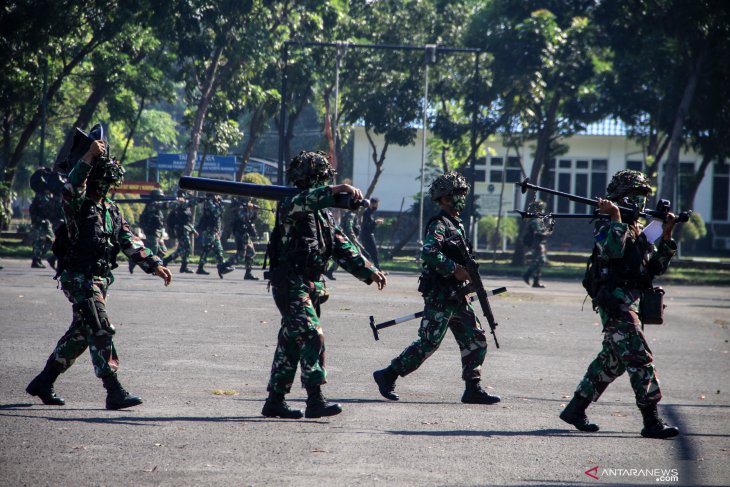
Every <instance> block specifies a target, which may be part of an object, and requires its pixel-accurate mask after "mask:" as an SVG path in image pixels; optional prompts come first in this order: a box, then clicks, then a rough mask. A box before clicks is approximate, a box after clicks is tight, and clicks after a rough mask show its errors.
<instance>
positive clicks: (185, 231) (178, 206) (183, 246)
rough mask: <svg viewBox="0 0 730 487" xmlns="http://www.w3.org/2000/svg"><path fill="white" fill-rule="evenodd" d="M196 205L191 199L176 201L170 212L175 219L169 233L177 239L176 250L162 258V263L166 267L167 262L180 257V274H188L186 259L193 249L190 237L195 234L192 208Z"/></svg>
mask: <svg viewBox="0 0 730 487" xmlns="http://www.w3.org/2000/svg"><path fill="white" fill-rule="evenodd" d="M196 203H197V202H196V201H195V200H192V199H187V200H184V201H178V202H176V203H175V205H174V206H173V208H172V209H171V210H170V211H171V212H172V213H173V216H174V217H175V218H174V220H175V221H174V225H172V227H171V228H170V231H171V232H172V236H173V237H174V238H175V239H177V248H176V249H175V251H174V252H173V253H172V254H170V255H168V256H167V257H165V258H164V260H163V263H164V264H165V265H167V264H168V263H169V262H172V261H174V260H175V259H177V258H178V257H180V258H181V260H182V264H181V266H180V272H189V271H188V259H189V258H190V254H191V253H192V249H193V247H192V244H191V241H190V235H194V234H195V233H196V231H195V227H194V226H193V212H192V208H193V207H194V206H195V204H196Z"/></svg>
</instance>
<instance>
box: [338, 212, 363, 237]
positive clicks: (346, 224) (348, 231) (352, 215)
mask: <svg viewBox="0 0 730 487" xmlns="http://www.w3.org/2000/svg"><path fill="white" fill-rule="evenodd" d="M340 227H341V228H342V231H343V232H344V234H345V235H347V238H349V239H350V240H352V241H353V242H354V241H357V237H359V236H360V225H358V224H357V212H356V211H346V212H345V214H344V215H342V219H341V220H340Z"/></svg>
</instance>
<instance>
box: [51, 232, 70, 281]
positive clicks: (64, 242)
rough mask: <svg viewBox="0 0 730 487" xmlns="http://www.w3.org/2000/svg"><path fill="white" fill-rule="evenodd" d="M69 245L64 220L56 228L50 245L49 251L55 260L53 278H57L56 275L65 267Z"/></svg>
mask: <svg viewBox="0 0 730 487" xmlns="http://www.w3.org/2000/svg"><path fill="white" fill-rule="evenodd" d="M70 247H71V239H70V238H69V237H68V226H66V222H64V223H61V224H60V225H59V226H58V228H56V233H55V236H54V239H53V244H52V245H51V251H52V252H53V255H54V256H55V257H56V262H57V264H56V275H55V276H54V277H53V278H54V279H58V277H59V276H60V275H61V274H62V273H63V271H64V270H65V269H66V256H67V255H68V251H69V248H70Z"/></svg>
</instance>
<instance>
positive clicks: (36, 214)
mask: <svg viewBox="0 0 730 487" xmlns="http://www.w3.org/2000/svg"><path fill="white" fill-rule="evenodd" d="M53 212H54V203H53V197H52V196H51V195H50V194H48V193H36V195H35V196H34V197H33V201H32V202H31V203H30V208H29V213H30V222H31V224H32V225H41V224H43V223H44V222H45V221H46V220H53V217H54V214H53Z"/></svg>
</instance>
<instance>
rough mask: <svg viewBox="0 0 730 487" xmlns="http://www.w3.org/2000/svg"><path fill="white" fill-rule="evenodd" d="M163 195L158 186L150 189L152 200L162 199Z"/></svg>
mask: <svg viewBox="0 0 730 487" xmlns="http://www.w3.org/2000/svg"><path fill="white" fill-rule="evenodd" d="M163 196H165V192H164V191H162V190H161V189H160V188H155V189H153V190H152V191H150V198H151V199H153V200H159V199H162V197H163Z"/></svg>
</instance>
